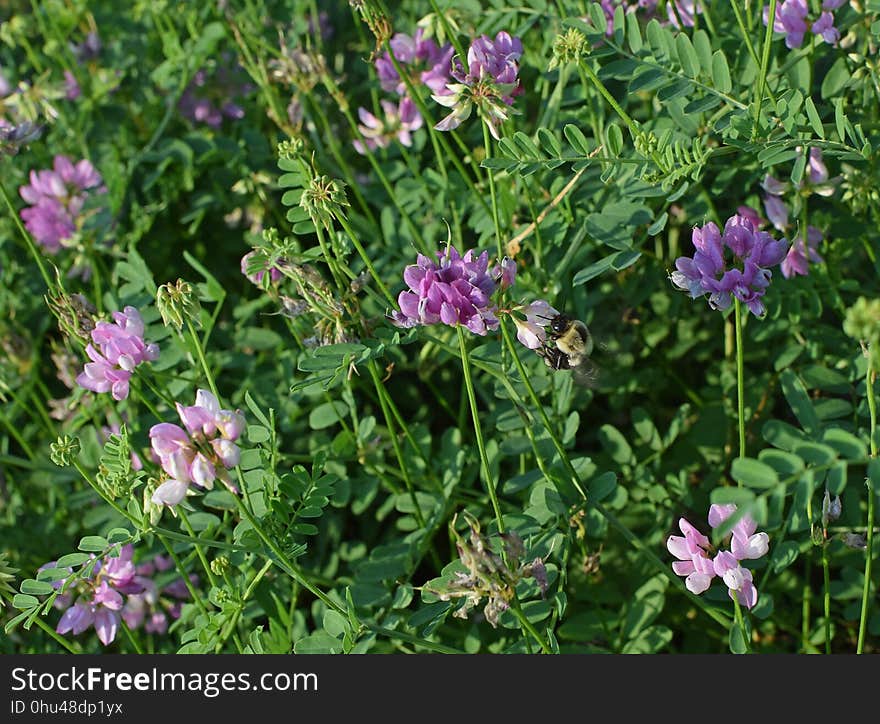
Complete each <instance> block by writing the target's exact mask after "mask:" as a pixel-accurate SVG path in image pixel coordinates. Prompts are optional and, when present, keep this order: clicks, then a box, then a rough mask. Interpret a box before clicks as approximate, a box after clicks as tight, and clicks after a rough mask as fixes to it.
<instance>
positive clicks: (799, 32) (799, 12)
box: [764, 0, 846, 48]
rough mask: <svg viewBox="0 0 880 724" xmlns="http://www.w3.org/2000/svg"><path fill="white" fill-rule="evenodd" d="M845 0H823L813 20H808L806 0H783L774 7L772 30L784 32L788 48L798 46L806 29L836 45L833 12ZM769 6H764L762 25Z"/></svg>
mask: <svg viewBox="0 0 880 724" xmlns="http://www.w3.org/2000/svg"><path fill="white" fill-rule="evenodd" d="M844 2H846V0H824V2H823V3H822V12H821V13H820V14H819V17H817V18H816V19H815V20H812V21H810V19H809V17H808V16H809V13H810V9H809V6H808V4H807V0H785V1H784V2H783V3H782V4H781V5H779V6H778V7H777V9H776V17H775V18H774V21H773V30H775V31H776V32H777V33H785V45H786V46H787V47H789V48H800V47H801V45H803V42H804V36H805V35H806V34H807V31H812V33H813V34H814V35H818V36H819V37H821V38H822V40H824V41H825V42H826V43H828V44H829V45H836V44H837V41H838V40H840V31H839V30H838V29H837V28H835V27H834V13H833V12H832V11H834V10H837V8H839V7H840V6H841V5H843V3H844ZM769 19H770V8H769V6H767V5H765V6H764V25H766V24H767V23H768V22H769Z"/></svg>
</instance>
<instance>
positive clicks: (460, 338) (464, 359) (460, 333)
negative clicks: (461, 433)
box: [455, 325, 504, 533]
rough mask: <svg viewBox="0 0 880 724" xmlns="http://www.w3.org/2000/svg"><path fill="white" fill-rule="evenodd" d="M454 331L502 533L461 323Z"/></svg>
mask: <svg viewBox="0 0 880 724" xmlns="http://www.w3.org/2000/svg"><path fill="white" fill-rule="evenodd" d="M455 331H456V332H458V348H459V351H460V352H461V367H462V370H463V371H464V384H465V387H466V388H467V397H468V403H470V407H471V419H472V420H473V423H474V435H475V436H476V438H477V447H478V448H479V451H480V462H481V463H482V465H483V477H484V478H485V481H486V489H487V490H488V491H489V498H490V500H491V501H492V508H493V510H494V511H495V521H496V522H497V523H498V532H499V533H503V532H504V520H503V518H502V516H501V507H500V505H499V503H498V493H497V491H496V490H495V485H494V484H493V483H492V474H491V472H490V470H489V457H488V455H487V454H486V444H485V442H484V441H483V428H482V427H481V425H480V413H479V410H478V409H477V398H476V396H475V395H474V383H473V380H472V379H471V364H470V360H469V359H468V351H467V345H466V344H465V341H464V332H463V331H462V329H461V325H458V326H457V327H456V328H455Z"/></svg>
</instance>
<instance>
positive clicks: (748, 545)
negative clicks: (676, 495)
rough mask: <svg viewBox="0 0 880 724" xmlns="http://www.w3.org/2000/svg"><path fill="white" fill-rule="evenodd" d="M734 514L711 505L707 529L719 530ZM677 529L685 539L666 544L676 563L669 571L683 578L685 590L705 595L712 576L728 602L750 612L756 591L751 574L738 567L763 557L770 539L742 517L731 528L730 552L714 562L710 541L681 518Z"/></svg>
mask: <svg viewBox="0 0 880 724" xmlns="http://www.w3.org/2000/svg"><path fill="white" fill-rule="evenodd" d="M735 512H736V506H735V505H733V504H731V505H712V506H711V507H710V508H709V525H710V526H712V528H713V529H715V528H718V527H719V526H720V525H721V524H722V523H724V521H726V520H727V519H728V518H729V517H730V516H731V515H733V514H734V513H735ZM678 527H679V528H680V529H681V532H682V533H683V534H684V536H677V535H671V536H669V538H668V539H667V540H666V548H667V550H668V551H669V552H670V553H671V554H672V555H674V556H675V557H676V558H677V559H678V560H677V561H676V562H675V563H673V564H672V570H673V571H674V572H675V574H676V575H678V576H684V577H685V581H684V583H685V586H687V589H688V590H689V591H690V592H691V593H695V594H697V595H699V594H701V593H703V592H704V591H706V590H707V589H708V588H709V586H710V585H711V583H712V579H713V578H714V577H715V576H719V577H720V578H721V579H722V580H723V581H724V583H725V585H726V586H727V592H728V594H729V595H730V597H731V598H733V597H734V596H736V598H737V600H738V601H739V602H740V603H741V604H743V605H744V606H746V607H747V608H752V607H753V606H754V605H755V604H756V603H757V602H758V589H757V588H755V584H754V583H753V581H752V572H751V571H750V570H749V569H748V568H743V567H742V566H741V565H740V562H741V561H744V560H755V559H757V558H761V557H762V556H764V555H766V553H767V551H768V550H769V547H770V539H769V537H768V536H767V534H766V533H755V530H756V529H757V527H758V524H757V523H755V521H754V520H753V519H752V518H751V517H750V516H748V515H743V516H742V517H741V518H740V519H739V520H738V521H737V522H736V523H735V524H734V526H733V528H732V530H731V534H730V550H729V551H718V552H717V553H716V555H715V557H714V558H712V557H710V555H711V553H712V552H713V549H712V545H711V544H710V542H709V539H708V538H707V537H706V536H704V535H703V534H702V533H700V531H698V530H697V529H696V528H694V526H693V525H691V524H690V523H689V522H688V521H687V520H685V519H684V518H681V519H680V520H679V521H678Z"/></svg>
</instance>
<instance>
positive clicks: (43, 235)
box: [18, 155, 107, 254]
mask: <svg viewBox="0 0 880 724" xmlns="http://www.w3.org/2000/svg"><path fill="white" fill-rule="evenodd" d="M106 191H107V189H106V187H105V186H104V185H103V180H102V179H101V174H99V173H98V172H97V171H96V170H95V167H94V166H92V164H91V163H90V162H89V161H88V160H86V159H83V160H82V161H79V162H77V163H76V164H74V163H73V162H72V161H71V160H70V159H69V158H67V156H61V155H58V156H55V161H54V164H53V169H52V170H49V169H45V170H43V171H31V174H30V183H29V184H27V185H25V186H22V187H21V188H20V189H19V190H18V192H19V194H21V198H23V199H24V200H25V201H26V202H27V203H28V204H30V206H29V207H28V208H26V209H22V210H21V218H22V219H23V220H24V225H25V227H27V230H28V231H29V232H30V233H31V235H32V236H33V237H34V240H35V241H36V242H37V243H38V244H40V245H41V246H42V247H43V248H44V249H45V250H46V251H47V252H48V253H50V254H55V253H57V252H58V251H59V250H60V249H61V247H62V246H64V243H63V242H65V241H67V240H68V239H71V238H72V237H73V236H74V234H75V233H76V232H77V230H78V228H79V227H80V223H81V215H82V209H83V205H84V204H85V201H86V199H87V198H88V195H89V193H88V192H91V193H105V192H106Z"/></svg>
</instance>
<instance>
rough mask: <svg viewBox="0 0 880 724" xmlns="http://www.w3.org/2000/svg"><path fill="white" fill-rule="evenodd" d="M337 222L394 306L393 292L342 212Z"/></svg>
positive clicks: (384, 294) (377, 284)
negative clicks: (384, 281)
mask: <svg viewBox="0 0 880 724" xmlns="http://www.w3.org/2000/svg"><path fill="white" fill-rule="evenodd" d="M335 216H336V220H337V221H338V222H339V224H340V226H342V228H343V229H344V230H345V233H346V234H348V238H349V239H351V243H352V244H354V248H355V249H357V253H358V255H359V256H360V257H361V260H362V261H363V262H364V264H365V265H366V267H367V270H368V271H369V272H370V276H371V277H372V278H373V281H374V282H376V286H377V287H379V291H381V292H382V296H384V297H385V299H387V300H388V303H389V304H392V305H393V304H394V297H392V296H391V292H389V291H388V287H386V286H385V284H384V283H383V282H382V278H381V277H380V276H379V274H378V272H377V271H376V268H375V267H374V266H373V262H372V261H371V260H370V257H369V255H368V254H367V252H366V250H365V249H364V247H363V245H362V244H361V242H360V239H358V236H357V234H356V233H355V231H354V229H352V228H351V224H349V223H348V219H346V218H345V216H344V215H343V214H342V212H341V211H338V212H337V213H336V214H335Z"/></svg>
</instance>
